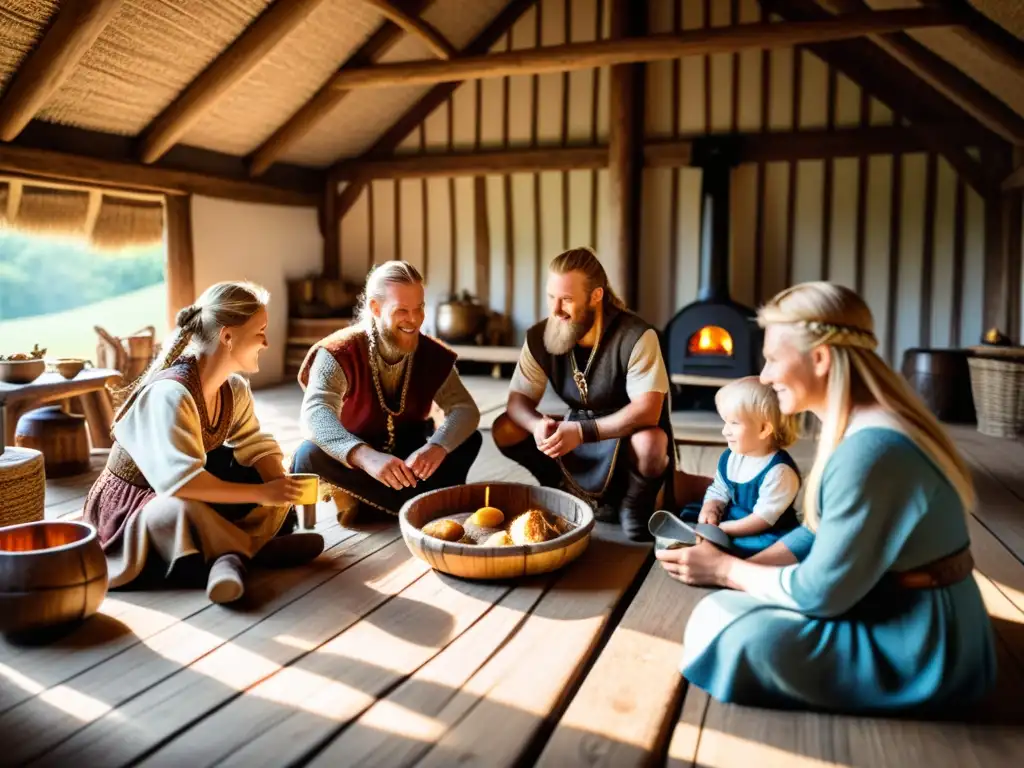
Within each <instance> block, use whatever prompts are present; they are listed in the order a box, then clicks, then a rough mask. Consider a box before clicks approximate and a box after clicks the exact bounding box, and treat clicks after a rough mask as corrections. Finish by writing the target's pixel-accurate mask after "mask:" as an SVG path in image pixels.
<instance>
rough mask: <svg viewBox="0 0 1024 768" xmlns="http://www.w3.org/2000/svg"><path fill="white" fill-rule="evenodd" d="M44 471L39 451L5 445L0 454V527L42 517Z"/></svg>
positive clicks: (44, 500) (44, 504)
mask: <svg viewBox="0 0 1024 768" xmlns="http://www.w3.org/2000/svg"><path fill="white" fill-rule="evenodd" d="M45 506H46V472H45V470H44V469H43V454H42V453H40V452H39V451H36V450H33V449H31V448H14V447H11V446H7V447H6V448H4V452H3V453H0V527H3V526H6V525H18V524H19V523H34V522H36V521H38V520H42V519H43V510H44V508H45Z"/></svg>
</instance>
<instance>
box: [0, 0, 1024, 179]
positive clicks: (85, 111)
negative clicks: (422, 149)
mask: <svg viewBox="0 0 1024 768" xmlns="http://www.w3.org/2000/svg"><path fill="white" fill-rule="evenodd" d="M554 1H555V0H545V2H546V3H551V2H554ZM557 1H558V2H561V0H557ZM659 1H661V0H659ZM717 1H718V0H716V2H717ZM721 1H722V2H723V3H725V0H721ZM509 2H510V0H392V5H393V6H397V7H399V8H401V9H404V10H406V11H407V12H408V14H409V16H411V17H414V18H419V19H422V20H424V21H426V22H429V24H430V25H432V26H433V27H434V28H435V29H436V30H437V31H438V32H439V33H440V34H441V35H442V36H443V37H444V38H445V39H446V40H447V42H448V43H450V45H451V46H452V47H453V48H454V49H455V50H457V51H458V50H462V49H464V48H465V47H466V45H467V43H469V42H470V41H471V40H474V38H476V37H477V36H478V35H480V33H481V31H482V30H485V29H486V28H488V27H489V26H491V25H494V24H495V23H496V22H495V19H498V18H500V17H501V15H502V12H503V10H505V9H506V6H508V4H509ZM595 2H596V0H595ZM664 2H670V0H664ZM817 2H818V5H819V6H821V7H824V8H830V9H832V10H835V7H836V5H837V3H836V2H835V1H834V0H817ZM94 3H95V6H96V7H99V6H106V7H107V8H109V9H110V11H109V13H108V14H107V17H105V18H104V19H103V20H102V23H99V24H97V26H96V28H95V34H94V35H93V36H92V37H88V38H87V39H86V42H85V43H83V45H85V46H87V49H86V50H85V51H84V53H83V54H82V55H81V56H80V57H79V58H76V59H75V63H74V65H73V69H72V70H71V71H70V72H67V73H64V76H63V78H62V79H60V80H59V82H60V84H59V86H58V87H57V88H56V90H54V91H53V92H52V93H49V94H48V95H47V96H46V98H45V100H44V101H43V103H42V104H41V105H40V106H39V107H38V108H37V109H35V110H34V111H33V112H32V115H33V116H34V121H33V124H32V125H30V126H29V128H33V127H34V128H36V129H38V128H39V127H40V124H42V125H43V126H44V128H45V130H43V131H42V132H40V131H39V130H35V131H34V132H33V131H32V130H27V131H24V134H29V133H31V134H33V135H35V136H38V135H40V134H41V133H43V134H47V136H49V135H51V134H52V133H53V131H52V130H49V129H50V128H60V129H61V130H64V128H63V127H65V126H71V127H74V129H80V130H81V131H84V132H87V133H89V134H90V135H92V136H93V139H92V141H93V144H94V145H96V146H99V145H100V144H102V145H103V146H104V147H110V146H114V144H116V142H117V141H121V142H122V144H121V146H122V147H123V146H127V144H126V142H140V141H141V142H142V144H143V145H145V142H146V141H147V140H148V139H149V138H150V136H149V134H151V133H152V132H153V130H154V125H156V126H159V124H160V122H161V121H162V120H166V119H168V118H167V115H168V113H173V112H174V111H175V110H176V109H179V108H181V107H182V95H183V94H188V93H189V92H190V87H193V88H194V87H195V83H196V82H197V78H198V79H199V80H200V81H201V80H202V78H203V76H204V73H205V74H206V75H209V74H210V72H211V71H214V70H216V69H217V67H218V66H221V65H223V64H224V60H225V58H227V59H230V58H231V56H230V55H229V56H225V54H226V52H228V53H230V52H232V51H237V50H239V46H241V47H243V48H244V44H243V43H247V42H252V39H251V38H253V37H254V36H255V37H259V35H254V34H253V33H254V31H255V30H257V28H259V27H260V25H261V24H262V25H264V29H265V28H267V26H273V25H267V24H266V22H267V20H268V18H269V17H271V16H274V14H276V13H277V12H278V11H282V12H288V9H287V8H286V7H285V6H286V5H290V6H291V10H292V11H294V9H295V7H296V6H301V7H302V8H303V9H304V10H303V11H302V13H301V14H300V15H298V16H293V17H292V18H291V20H290V21H289V22H288V23H287V24H282V25H281V27H280V28H281V29H282V30H283V31H281V33H280V34H278V35H276V36H275V35H274V34H273V33H271V34H270V36H269V37H268V38H266V39H265V40H264V42H263V43H261V44H259V45H262V48H260V53H259V55H258V56H257V57H256V58H255V59H253V62H252V63H251V66H247V67H245V68H243V70H242V71H241V72H240V74H239V77H237V78H235V79H231V80H230V84H229V85H228V86H226V87H225V88H224V89H223V92H219V93H218V94H217V95H216V96H215V97H214V98H213V99H212V102H211V103H209V104H206V105H205V107H204V108H203V109H201V110H199V113H198V115H197V117H196V118H195V119H194V120H191V121H188V122H187V124H184V127H182V129H181V131H180V132H179V133H178V134H176V135H174V136H173V137H172V139H170V140H168V141H167V142H166V144H165V145H164V147H163V148H162V149H158V150H156V151H155V154H154V155H153V157H154V158H157V159H159V158H162V157H164V155H167V156H168V157H170V156H171V155H173V154H174V152H179V154H180V152H181V150H188V151H191V150H190V148H199V149H201V150H207V151H212V152H215V153H218V154H217V158H219V159H216V158H215V159H216V162H219V163H220V164H221V166H220V167H222V168H223V167H227V166H226V164H227V163H228V161H232V162H236V164H237V167H238V168H244V167H245V166H246V165H247V163H248V162H249V160H250V158H252V156H253V153H257V155H258V150H262V149H263V148H265V146H266V144H265V143H266V142H268V140H273V139H274V138H276V136H277V135H278V134H279V133H280V131H281V130H282V129H283V127H284V126H288V125H289V124H291V123H294V122H295V120H296V119H298V118H300V117H302V115H303V112H304V110H308V109H310V108H311V106H315V104H314V103H312V102H316V100H318V99H321V106H322V107H323V104H324V103H325V104H326V107H323V108H321V109H319V110H318V111H317V110H314V111H317V114H316V115H315V119H310V120H309V121H308V124H306V125H303V126H302V129H301V130H299V131H296V132H295V135H293V136H292V137H290V139H289V140H288V141H287V142H284V143H283V147H284V148H283V149H281V151H280V152H279V153H277V155H276V156H275V157H274V159H273V161H272V162H274V163H276V164H277V166H276V168H274V169H273V170H274V171H275V172H281V173H286V172H287V173H292V172H293V171H295V172H300V171H301V172H305V171H306V169H316V170H320V169H325V168H327V167H330V166H332V165H333V164H334V163H336V162H337V161H339V160H342V159H345V158H351V157H356V156H358V155H360V154H361V153H363V152H365V151H366V150H367V149H368V148H370V147H371V146H373V145H374V142H375V141H377V140H378V139H379V138H380V137H381V136H382V135H384V134H385V132H386V131H387V130H388V129H389V128H390V127H391V126H392V125H393V124H394V123H395V122H396V121H397V120H398V119H399V118H400V117H401V116H402V115H403V114H404V113H405V112H406V111H407V110H409V108H410V107H411V106H413V105H414V104H415V103H416V102H417V100H418V99H420V98H421V96H422V95H423V94H424V93H426V92H427V91H429V90H430V87H431V86H429V85H399V86H394V87H367V88H359V89H356V90H353V91H351V92H350V93H348V94H347V95H346V97H345V98H344V100H343V101H340V102H339V101H336V100H334V99H333V98H332V97H334V96H336V95H337V91H338V90H339V89H338V88H332V86H330V83H331V81H332V78H333V77H335V76H336V74H337V73H338V71H339V69H341V68H342V67H343V66H345V65H353V66H362V67H366V66H369V65H372V64H376V63H388V62H403V61H419V60H429V59H433V58H434V57H435V54H436V52H435V53H432V52H431V48H430V47H428V45H427V44H426V42H424V39H423V38H422V37H420V36H417V35H416V34H413V33H409V32H402V31H399V28H398V27H397V26H395V25H394V24H393V22H391V21H388V19H387V18H386V17H385V16H384V15H382V13H381V11H380V10H379V9H378V7H377V5H376V4H375V3H374V2H371V1H370V0H291V2H290V3H288V4H285V3H283V2H282V0H222V1H220V2H209V1H208V0H173V2H172V1H170V0H123V2H120V3H117V2H110V0H94ZM609 3H610V0H605V6H606V8H607V6H608V4H609ZM857 3H860V4H861V5H862V6H863V5H864V3H863V0H854V5H856V4H857ZM798 4H800V5H802V6H804V7H806V6H808V4H809V0H807V1H804V0H800V3H798ZM64 5H67V4H64ZM520 5H521V3H520ZM771 5H772V7H775V6H776V5H778V4H776V3H773V4H771ZM839 5H840V7H845V8H847V9H848V8H850V7H851V6H850V2H849V0H847V2H846V3H845V6H844V5H842V4H839ZM922 5H928V6H935V5H936V3H935V1H934V0H931V1H930V2H927V3H925V2H920V0H866V6H867V7H870V8H872V9H876V10H879V9H890V8H913V7H920V6H922ZM953 5H955V3H953ZM67 7H68V8H70V7H72V6H70V5H67ZM523 7H524V8H525V6H523ZM810 7H812V8H813V7H815V6H813V3H810ZM970 7H971V8H973V9H974V10H975V11H976V12H978V14H979V16H978V18H981V19H983V21H985V23H991V24H993V26H994V27H995V28H996V29H997V30H999V34H1002V35H1006V39H1007V40H1009V41H1011V43H1010V44H1011V46H1020V47H1016V50H1017V51H1018V52H1019V51H1022V50H1024V42H1022V41H1024V2H1022V1H1021V0H971V5H970ZM60 8H61V4H60V3H58V2H57V0H0V123H2V113H3V106H4V105H3V99H4V98H6V97H7V95H8V91H9V88H8V86H9V85H10V83H11V82H15V83H16V82H17V78H16V77H15V76H16V74H17V73H19V70H22V69H23V68H24V66H25V62H26V61H27V60H28V61H31V58H32V54H33V52H34V51H36V50H38V48H39V45H40V43H41V41H43V40H44V39H45V38H46V37H47V36H48V35H49V34H50V33H51V32H52V30H53V29H54V28H55V26H56V24H57V21H56V20H57V19H59V18H60V14H61V13H62V12H63V11H59V9H60ZM69 13H70V11H69ZM389 25H390V27H389ZM383 33H387V34H388V35H391V37H390V38H388V40H387V42H381V41H380V39H379V38H381V35H382V34H383ZM907 35H908V36H909V38H910V39H912V40H913V41H916V42H918V43H920V44H921V45H923V46H924V47H925V48H926V49H927V51H928V52H930V53H934V54H936V55H937V56H938V57H941V59H942V60H943V61H945V62H948V63H949V64H951V65H953V66H954V67H955V68H956V69H957V70H959V71H960V72H961V73H962V74H963V75H966V77H967V78H970V80H973V81H974V82H975V83H977V84H978V85H979V86H980V87H981V88H982V89H984V91H987V92H988V94H990V95H991V96H994V97H995V99H998V100H1001V102H1002V104H1005V105H1006V107H1008V108H1009V111H1008V112H1007V114H1009V115H1010V116H1011V117H1014V115H1013V113H1016V117H1020V118H1024V67H1014V66H1012V63H1008V59H1007V58H1006V57H1005V56H1003V57H1000V56H999V55H994V54H993V52H992V50H991V48H990V47H988V46H986V45H984V44H982V43H981V42H979V39H978V38H977V37H972V36H970V35H964V34H960V32H959V31H958V27H956V26H948V27H947V26H943V27H929V28H923V29H914V30H911V31H909V32H908V33H907ZM386 36H387V35H385V37H386ZM247 38H249V39H247ZM495 39H497V38H495ZM266 40H269V42H267V41H266ZM485 50H486V49H485ZM480 52H483V51H480ZM353 57H355V61H353ZM1010 61H1012V59H1010ZM325 95H326V100H325V101H324V100H323V97H325ZM947 97H948V94H944V95H942V96H940V97H939V98H947ZM985 97H986V98H989V96H988V95H986V96H985ZM908 98H914V94H908ZM311 100H312V102H311ZM186 101H187V99H186ZM950 101H951V102H955V99H952V98H950ZM994 103H995V102H994ZM998 106H999V108H1002V106H1001V105H998ZM956 109H960V107H956ZM960 114H963V113H960ZM1016 117H1014V119H1016ZM300 122H302V121H301V120H300ZM979 122H984V120H983V119H979ZM1021 126H1024V123H1021V124H1019V125H1018V126H1017V130H1019V131H1020V132H1021V133H1024V128H1022V127H1021ZM988 128H989V129H991V124H989V126H988ZM18 130H21V128H19V129H18ZM17 133H18V131H17V130H16V131H15V135H17ZM96 135H98V136H100V137H101V138H102V139H103V141H99V142H97V141H96V140H95V136H96ZM993 135H995V134H993ZM1004 135H1005V133H1004ZM21 138H24V136H22V137H19V139H18V140H19V141H20V140H21ZM47 142H49V143H47ZM104 142H105V143H104ZM43 144H46V146H43ZM43 144H41V143H40V142H39V141H36V143H35V144H26V146H32V147H34V148H41V149H58V150H64V149H66V148H65V147H61V146H54V145H53V142H52V141H50V140H49V139H47V140H46V142H43ZM169 147H174V148H175V149H174V152H171V153H170V154H168V148H169ZM0 149H2V146H0ZM67 151H74V150H70V149H69V150H67ZM133 151H134V152H135V154H134V155H131V156H129V155H128V154H127V153H124V154H125V156H126V157H128V159H131V160H133V161H134V160H136V159H137V158H138V157H139V154H138V151H137V150H133ZM145 151H146V150H145V148H144V149H143V153H142V154H143V157H145ZM97 154H99V155H102V154H103V151H100V150H97ZM107 156H108V157H109V156H110V153H109V152H108V153H107ZM117 159H122V158H117ZM150 161H151V159H150V160H147V162H150ZM296 166H301V167H296ZM237 175H238V174H236V176H237ZM242 175H243V176H244V175H245V171H242ZM266 178H268V179H269V178H270V176H269V175H268V176H267V177H266ZM304 183H305V182H304ZM297 184H298V181H296V185H297ZM293 186H295V185H293ZM303 188H304V190H307V191H308V190H310V189H313V190H315V189H317V186H316V183H313V184H308V183H306V186H305V187H303Z"/></svg>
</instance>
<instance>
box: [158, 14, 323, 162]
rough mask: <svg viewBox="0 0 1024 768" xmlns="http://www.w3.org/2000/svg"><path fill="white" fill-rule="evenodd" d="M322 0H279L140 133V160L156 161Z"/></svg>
mask: <svg viewBox="0 0 1024 768" xmlns="http://www.w3.org/2000/svg"><path fill="white" fill-rule="evenodd" d="M323 1H324V0H277V2H275V3H274V4H273V5H271V6H270V7H269V8H267V9H266V10H265V11H264V12H263V13H262V14H260V16H259V18H257V19H256V21H254V22H253V23H252V24H250V25H249V26H248V27H246V29H245V31H244V32H243V33H242V34H241V35H239V37H238V38H237V39H236V40H235V41H234V42H233V43H231V45H229V46H228V47H227V49H226V50H224V52H223V53H221V54H220V56H218V57H217V58H216V59H214V61H213V63H212V64H210V66H208V67H207V68H206V69H204V70H203V71H202V72H201V73H199V75H198V76H197V77H196V79H195V80H193V81H192V82H191V83H189V84H188V86H186V88H185V90H184V91H182V92H181V93H180V94H179V95H178V97H177V98H176V99H175V100H174V101H173V102H171V104H170V105H169V106H168V107H167V108H166V109H164V111H163V112H161V113H160V114H159V115H158V116H157V117H156V118H155V119H154V120H153V122H152V123H150V124H149V125H148V126H147V127H146V129H145V130H144V131H143V133H142V149H141V152H140V157H141V159H142V162H144V163H154V162H156V161H157V160H159V159H160V158H161V157H163V155H164V154H165V153H166V152H167V151H168V150H169V149H170V148H171V147H173V146H174V145H175V144H176V143H177V142H178V140H179V139H181V137H182V136H183V135H185V133H186V132H187V131H188V129H189V128H191V127H192V126H193V125H195V123H196V122H197V121H198V120H199V119H200V118H201V117H202V116H203V115H204V114H205V113H206V112H207V110H209V109H210V108H211V107H212V106H213V105H214V104H215V103H216V102H217V100H218V99H219V98H220V97H221V96H223V95H224V94H225V93H227V91H228V90H230V89H231V88H232V87H233V86H235V85H236V84H238V83H239V82H240V81H241V80H243V79H244V78H245V77H246V76H247V75H248V74H249V73H250V72H252V70H253V69H254V68H255V67H256V66H257V65H258V64H259V63H260V62H261V61H262V60H263V58H264V57H265V56H266V55H267V54H268V53H270V52H271V51H272V50H273V49H274V47H275V46H276V45H277V44H278V43H280V42H281V41H282V40H283V39H284V38H285V37H286V36H287V35H288V34H289V33H290V32H291V31H292V30H294V29H295V28H296V27H297V26H298V25H299V24H301V23H302V22H303V21H305V20H306V19H307V18H308V17H309V15H310V14H311V13H312V12H313V11H315V10H316V8H317V6H319V5H320V4H321V3H322V2H323Z"/></svg>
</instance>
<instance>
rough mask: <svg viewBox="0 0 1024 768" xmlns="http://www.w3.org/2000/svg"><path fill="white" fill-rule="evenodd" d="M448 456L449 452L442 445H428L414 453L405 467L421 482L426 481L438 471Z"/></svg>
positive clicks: (406, 461)
mask: <svg viewBox="0 0 1024 768" xmlns="http://www.w3.org/2000/svg"><path fill="white" fill-rule="evenodd" d="M447 455H448V451H446V450H445V449H444V448H442V447H441V446H440V445H434V444H433V443H426V444H424V445H423V447H422V448H417V449H416V450H415V451H413V452H412V455H410V456H409V458H407V459H406V460H405V465H406V466H407V467H408V468H409V469H411V470H412V473H413V474H414V475H416V477H418V478H419V479H420V480H426V479H427V478H429V477H430V476H431V475H432V474H434V473H435V472H436V471H437V468H438V467H439V466H441V462H442V461H444V459H445V456H447Z"/></svg>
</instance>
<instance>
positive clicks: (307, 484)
mask: <svg viewBox="0 0 1024 768" xmlns="http://www.w3.org/2000/svg"><path fill="white" fill-rule="evenodd" d="M288 477H293V478H295V479H296V480H299V481H300V482H301V484H302V495H301V496H300V497H299V499H298V501H296V502H295V503H296V504H316V501H317V496H318V495H319V493H320V477H319V476H317V475H312V474H303V473H299V472H295V473H289V474H288Z"/></svg>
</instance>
